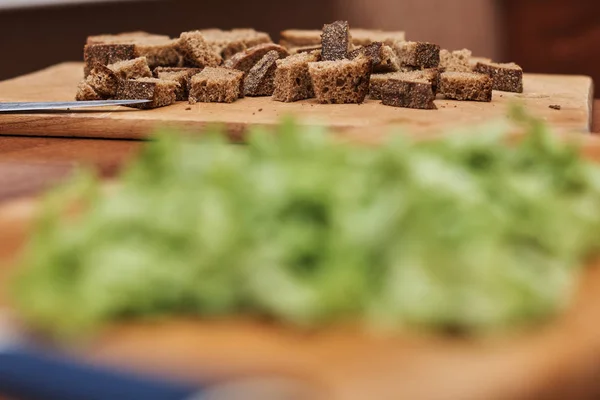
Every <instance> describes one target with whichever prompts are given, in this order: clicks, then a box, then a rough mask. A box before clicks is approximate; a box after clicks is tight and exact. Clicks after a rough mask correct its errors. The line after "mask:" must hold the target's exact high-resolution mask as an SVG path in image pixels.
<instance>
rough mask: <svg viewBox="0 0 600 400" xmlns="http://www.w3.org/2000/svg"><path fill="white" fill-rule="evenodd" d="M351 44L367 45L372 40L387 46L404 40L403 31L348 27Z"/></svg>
mask: <svg viewBox="0 0 600 400" xmlns="http://www.w3.org/2000/svg"><path fill="white" fill-rule="evenodd" d="M350 35H352V44H353V45H355V46H367V45H369V44H371V43H373V42H381V43H383V44H384V45H387V46H393V45H394V43H396V42H404V41H405V40H406V39H405V34H404V32H403V31H383V30H380V29H362V28H352V29H350Z"/></svg>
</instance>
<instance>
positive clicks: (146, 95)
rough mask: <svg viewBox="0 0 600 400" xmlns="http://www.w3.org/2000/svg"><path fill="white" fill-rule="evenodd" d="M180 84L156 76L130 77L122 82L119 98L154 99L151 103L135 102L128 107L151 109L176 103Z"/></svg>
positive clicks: (118, 93)
mask: <svg viewBox="0 0 600 400" xmlns="http://www.w3.org/2000/svg"><path fill="white" fill-rule="evenodd" d="M177 86H178V84H177V83H176V82H173V81H167V80H162V79H156V78H139V79H128V80H125V81H123V82H122V84H121V86H120V87H119V91H118V92H117V98H118V99H122V100H152V101H151V102H150V103H143V104H133V105H130V106H128V107H134V108H141V109H150V108H158V107H164V106H168V105H171V104H173V103H175V90H176V89H177Z"/></svg>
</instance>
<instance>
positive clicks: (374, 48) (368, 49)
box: [348, 42, 383, 66]
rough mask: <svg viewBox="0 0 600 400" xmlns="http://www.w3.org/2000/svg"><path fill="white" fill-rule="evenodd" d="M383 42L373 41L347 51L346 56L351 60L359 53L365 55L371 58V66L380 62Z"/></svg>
mask: <svg viewBox="0 0 600 400" xmlns="http://www.w3.org/2000/svg"><path fill="white" fill-rule="evenodd" d="M382 46H383V43H381V42H373V43H371V44H369V45H367V46H363V47H359V48H357V49H354V50H352V51H351V52H349V53H348V58H349V59H351V60H353V59H355V58H356V57H358V56H359V55H361V54H362V55H364V56H367V57H369V58H370V59H371V62H372V63H373V66H375V65H378V64H380V63H381V47H382Z"/></svg>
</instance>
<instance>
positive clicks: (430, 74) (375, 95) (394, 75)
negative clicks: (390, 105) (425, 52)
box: [369, 68, 440, 100]
mask: <svg viewBox="0 0 600 400" xmlns="http://www.w3.org/2000/svg"><path fill="white" fill-rule="evenodd" d="M439 76H440V73H439V69H438V68H429V69H423V70H415V71H397V72H390V73H387V74H373V75H371V82H370V86H369V97H370V98H371V99H373V100H381V99H382V98H381V94H382V91H383V88H384V87H385V86H387V85H388V82H389V81H421V80H424V81H426V82H427V83H429V84H430V85H431V90H432V91H433V94H436V93H437V89H438V84H439Z"/></svg>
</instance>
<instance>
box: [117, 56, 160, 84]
mask: <svg viewBox="0 0 600 400" xmlns="http://www.w3.org/2000/svg"><path fill="white" fill-rule="evenodd" d="M108 68H110V69H111V70H112V71H113V72H114V73H115V74H117V76H118V77H119V78H120V79H136V78H149V77H151V76H152V71H150V67H149V66H148V61H147V59H146V57H138V58H134V59H133V60H125V61H119V62H116V63H114V64H109V65H108Z"/></svg>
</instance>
